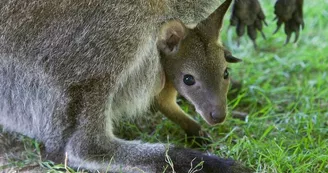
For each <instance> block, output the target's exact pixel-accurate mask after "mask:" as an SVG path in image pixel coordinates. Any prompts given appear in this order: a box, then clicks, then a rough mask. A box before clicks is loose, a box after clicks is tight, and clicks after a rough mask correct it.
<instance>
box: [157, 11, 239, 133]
mask: <svg viewBox="0 0 328 173" xmlns="http://www.w3.org/2000/svg"><path fill="white" fill-rule="evenodd" d="M224 13H225V11H219V10H218V11H217V12H216V13H213V14H212V15H211V16H209V17H208V18H207V20H206V21H203V22H201V23H200V24H198V25H197V27H196V28H194V29H188V28H187V27H186V26H185V25H184V24H183V23H181V21H177V20H173V21H170V22H167V23H166V24H164V25H163V27H162V29H161V32H160V36H159V38H160V39H159V43H158V45H159V50H160V51H161V55H162V61H161V62H162V65H163V69H164V71H165V86H164V88H163V90H162V91H161V92H160V94H159V95H158V96H157V97H156V105H157V108H158V109H159V110H160V111H161V112H162V113H163V114H164V115H165V116H166V117H168V118H169V119H170V120H172V121H174V122H175V123H177V124H179V125H180V126H181V127H182V129H184V130H185V131H186V133H187V134H188V136H195V137H197V136H205V137H207V134H206V133H204V132H203V131H202V130H201V126H200V125H199V124H198V123H197V122H196V121H194V120H193V119H192V118H190V117H189V116H188V115H187V114H186V113H185V112H184V111H183V110H182V109H181V108H180V107H179V105H177V103H176V97H177V94H178V92H179V93H180V94H181V95H182V96H184V97H185V98H187V99H188V100H189V101H190V102H191V103H193V105H195V106H196V110H197V112H199V113H200V114H201V116H202V117H203V118H204V119H205V120H206V122H207V123H208V124H210V125H214V124H217V123H221V122H223V120H224V119H225V116H226V105H227V104H226V99H227V98H226V97H227V91H228V86H229V81H230V78H229V72H228V67H227V62H230V63H235V62H239V61H241V60H240V59H238V58H235V57H234V56H232V55H231V53H230V52H229V51H228V50H226V49H225V48H224V47H223V46H222V45H221V44H220V43H218V41H219V40H218V39H219V30H220V29H221V25H222V20H223V16H224ZM209 21H215V22H214V24H215V25H214V26H211V27H208V26H207V23H208V22H209ZM168 43H169V44H168ZM168 45H174V46H177V47H168ZM177 90H178V91H177Z"/></svg>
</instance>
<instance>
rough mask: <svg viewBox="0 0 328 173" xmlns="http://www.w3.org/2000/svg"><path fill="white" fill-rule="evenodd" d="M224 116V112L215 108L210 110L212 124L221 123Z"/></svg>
mask: <svg viewBox="0 0 328 173" xmlns="http://www.w3.org/2000/svg"><path fill="white" fill-rule="evenodd" d="M225 117H226V113H225V112H220V111H217V110H215V111H212V112H210V118H211V121H212V122H213V124H218V123H222V122H223V121H224V120H225Z"/></svg>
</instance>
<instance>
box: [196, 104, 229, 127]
mask: <svg viewBox="0 0 328 173" xmlns="http://www.w3.org/2000/svg"><path fill="white" fill-rule="evenodd" d="M197 112H198V113H199V114H200V115H201V116H202V117H203V118H204V120H205V121H206V122H207V123H208V124H209V125H216V124H219V123H222V122H223V121H224V120H225V118H226V115H227V112H226V107H225V106H218V105H216V106H212V105H208V104H207V105H206V104H204V105H203V106H202V107H198V108H197Z"/></svg>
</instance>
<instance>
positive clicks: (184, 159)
mask: <svg viewBox="0 0 328 173" xmlns="http://www.w3.org/2000/svg"><path fill="white" fill-rule="evenodd" d="M97 81H104V80H97ZM105 86H106V85H105ZM101 87H103V86H102V85H101V84H100V85H97V84H96V82H92V83H89V84H88V85H87V87H81V88H76V89H80V90H81V91H83V92H80V93H81V94H82V95H81V97H80V98H81V103H80V105H82V106H81V107H80V108H81V111H79V112H80V116H79V120H78V123H77V126H76V130H75V132H74V133H73V134H72V135H71V136H70V137H69V139H68V142H67V143H66V147H65V151H66V152H67V157H68V158H67V159H68V163H69V165H70V166H73V167H75V168H85V169H88V170H99V171H101V172H106V171H110V172H125V173H136V172H147V173H155V172H163V170H165V169H166V170H168V171H167V172H173V171H172V169H175V171H176V172H177V173H180V172H181V173H182V172H188V171H189V170H190V168H191V163H193V165H194V166H193V167H195V165H197V164H199V163H200V162H202V161H204V164H203V169H202V171H200V172H201V173H206V172H218V170H222V172H226V173H235V172H236V171H237V170H239V167H240V165H239V164H238V163H235V162H234V161H232V160H230V159H220V158H218V157H217V156H210V155H207V154H204V153H202V152H199V151H193V150H190V149H184V148H177V147H174V146H172V145H167V146H166V145H165V144H149V143H141V142H139V141H125V140H122V139H118V138H116V137H115V136H114V135H113V134H112V132H111V131H112V130H111V128H112V120H111V117H113V116H114V115H111V116H108V115H107V116H106V115H105V111H108V113H109V114H111V113H113V111H111V110H106V109H105V108H106V105H107V103H106V101H105V100H106V99H108V97H107V96H106V94H104V92H100V91H104V90H103V88H101ZM105 93H106V92H105ZM95 100H97V101H98V103H99V104H93V103H94V101H95ZM108 104H109V105H113V103H111V102H110V103H108ZM168 158H170V159H168ZM168 160H171V161H172V162H173V163H172V164H173V165H171V166H168V165H169V164H168V163H167V162H168ZM172 167H173V168H172ZM235 169H236V170H235ZM237 172H238V171H237Z"/></svg>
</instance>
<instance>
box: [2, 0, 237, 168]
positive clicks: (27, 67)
mask: <svg viewBox="0 0 328 173" xmlns="http://www.w3.org/2000/svg"><path fill="white" fill-rule="evenodd" d="M219 4H220V3H219V0H206V1H200V0H198V1H195V0H158V1H156V0H135V1H131V0H91V1H86V0H64V1H62V0H52V1H47V0H26V1H22V0H2V1H1V2H0V12H1V16H0V123H1V125H2V126H3V127H4V128H5V129H7V130H9V131H15V132H19V133H22V134H25V135H27V136H29V137H32V138H35V139H37V140H39V141H41V142H43V143H44V145H45V147H46V155H47V157H48V158H50V159H53V160H59V161H63V158H64V153H65V152H67V154H68V161H69V165H70V166H72V167H76V168H78V167H83V168H86V169H90V170H101V171H105V170H107V169H108V167H109V170H110V172H118V171H123V172H136V171H135V167H138V168H140V169H142V170H144V171H145V172H161V171H162V170H163V167H165V166H166V163H165V152H166V150H167V148H166V146H165V145H164V144H147V143H141V142H139V141H124V140H122V139H118V138H116V137H115V136H114V135H113V133H112V128H113V121H115V120H119V119H120V116H133V115H141V114H142V113H143V112H144V111H145V110H147V109H148V108H149V105H150V103H151V101H152V99H153V98H154V96H155V94H156V92H157V89H158V87H159V85H160V75H159V74H160V70H161V67H160V58H159V53H158V51H157V49H156V41H157V33H158V30H159V27H160V24H161V23H162V22H165V21H167V20H168V19H171V18H179V19H181V20H182V21H183V22H184V23H186V24H192V23H198V22H199V21H200V20H202V19H204V18H205V17H206V16H207V15H209V14H210V13H211V12H212V11H213V10H214V8H216V7H217V6H219ZM169 151H171V152H170V153H169V154H170V156H171V157H172V159H173V161H175V165H176V166H177V167H179V168H180V169H181V170H183V171H182V172H185V171H186V170H188V168H189V165H190V162H191V160H192V159H193V158H196V157H197V158H199V159H202V158H205V160H206V159H210V161H209V163H214V161H216V160H218V158H216V157H215V158H214V157H213V159H212V156H207V155H205V154H202V153H200V152H196V151H191V150H188V149H178V148H175V147H174V146H170V148H169ZM178 153H179V154H178ZM181 158H184V159H181ZM217 165H220V166H222V167H221V168H222V170H224V169H226V170H230V168H229V166H230V165H234V164H231V163H230V162H229V163H227V164H226V163H225V162H224V161H221V160H219V161H218V164H217ZM209 167H211V168H212V167H213V164H212V165H209ZM221 168H220V169H221Z"/></svg>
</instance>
